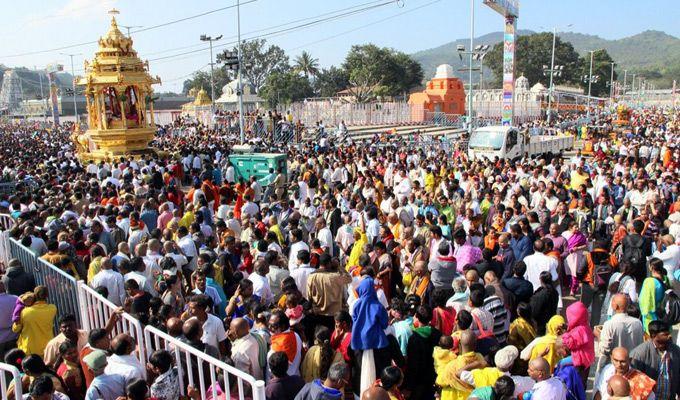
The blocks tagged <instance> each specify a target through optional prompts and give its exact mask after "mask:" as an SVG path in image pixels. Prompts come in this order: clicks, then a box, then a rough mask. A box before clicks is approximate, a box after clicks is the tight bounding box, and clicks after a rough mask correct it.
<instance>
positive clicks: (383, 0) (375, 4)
mask: <svg viewBox="0 0 680 400" xmlns="http://www.w3.org/2000/svg"><path fill="white" fill-rule="evenodd" d="M400 1H401V0H379V1H370V2H367V3H364V4H361V5H358V6H354V7H348V8H345V9H341V10H337V11H332V12H328V13H325V14H321V15H328V14H335V15H331V16H328V17H325V18H319V16H316V17H311V18H316V19H314V20H312V21H309V22H306V23H303V24H299V25H295V26H292V27H288V28H284V29H279V30H276V31H272V32H268V33H264V34H261V35H254V36H250V37H246V38H242V39H241V40H242V41H251V40H255V39H262V38H269V37H276V36H281V35H285V34H288V33H291V32H294V31H297V30H300V29H305V28H308V27H311V26H314V25H318V24H321V23H324V22H328V21H332V20H336V19H340V18H345V17H348V16H351V15H355V14H358V13H361V12H365V11H369V10H373V9H376V8H379V7H383V6H386V5H389V4H395V3H397V4H399V3H400ZM359 6H364V7H362V8H358V9H354V10H351V11H346V12H342V13H340V14H338V12H339V11H343V10H350V9H353V8H356V7H359ZM306 19H310V18H305V19H301V20H306ZM291 23H293V21H290V22H288V23H285V24H280V25H278V26H279V27H280V26H285V25H290V24H291ZM270 29H272V27H270V28H265V29H260V30H259V31H265V30H270ZM253 32H257V31H253ZM251 33H252V32H251ZM237 43H238V41H230V42H225V43H221V44H218V45H213V49H219V48H224V47H227V46H232V45H235V44H237ZM209 50H210V47H209V46H205V47H203V48H201V49H196V50H189V51H185V52H180V53H176V54H171V55H167V56H161V57H155V58H150V59H148V60H147V61H153V62H155V63H158V62H165V61H163V60H170V61H177V60H183V59H188V58H193V57H194V56H193V54H198V53H202V52H206V51H209ZM182 56H188V57H182ZM179 57H181V58H179ZM83 71H84V70H83V69H79V70H77V71H76V72H83Z"/></svg>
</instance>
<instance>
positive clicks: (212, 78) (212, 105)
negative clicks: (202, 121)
mask: <svg viewBox="0 0 680 400" xmlns="http://www.w3.org/2000/svg"><path fill="white" fill-rule="evenodd" d="M220 39H222V35H220V36H218V37H216V38H213V37H212V36H207V35H201V41H202V42H210V114H214V113H215V73H214V65H215V63H214V62H213V42H216V41H218V40H220Z"/></svg>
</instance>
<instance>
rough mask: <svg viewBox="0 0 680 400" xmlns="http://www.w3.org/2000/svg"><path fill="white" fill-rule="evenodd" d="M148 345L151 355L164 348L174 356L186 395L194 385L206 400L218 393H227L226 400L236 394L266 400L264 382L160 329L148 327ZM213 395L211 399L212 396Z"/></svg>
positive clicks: (241, 398)
mask: <svg viewBox="0 0 680 400" xmlns="http://www.w3.org/2000/svg"><path fill="white" fill-rule="evenodd" d="M144 343H145V344H146V353H147V354H151V353H153V352H154V351H156V350H161V349H164V350H167V351H169V352H170V353H171V354H172V355H173V357H174V359H175V365H176V366H177V370H178V373H179V374H178V375H179V385H180V391H181V393H182V395H186V390H187V386H193V387H194V388H196V389H198V391H199V393H200V394H201V399H202V400H206V399H207V398H208V397H211V398H212V399H216V398H217V397H218V394H219V393H218V391H221V392H222V393H224V394H225V396H224V398H226V399H231V398H233V397H232V393H233V392H235V391H236V393H233V394H236V395H237V396H238V397H237V398H238V399H240V400H244V399H246V398H252V399H253V400H265V394H264V386H265V385H264V382H263V381H261V380H256V379H255V378H254V377H253V376H251V375H248V374H247V373H246V372H243V371H240V370H238V369H236V368H235V367H232V366H230V365H228V364H226V363H225V362H223V361H220V360H218V359H216V358H214V357H211V356H209V355H207V354H205V353H204V352H202V351H200V350H198V349H196V348H194V347H192V346H191V345H189V344H187V343H184V342H182V341H180V340H178V339H176V338H174V337H172V336H170V335H168V334H167V333H164V332H162V331H160V330H158V329H157V328H154V327H152V326H150V325H147V326H146V327H145V328H144ZM220 374H222V377H221V378H220V377H219V375H220ZM234 379H235V380H236V381H234ZM218 386H219V387H218ZM209 393H210V394H211V396H208V394H209Z"/></svg>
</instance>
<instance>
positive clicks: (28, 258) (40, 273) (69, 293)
mask: <svg viewBox="0 0 680 400" xmlns="http://www.w3.org/2000/svg"><path fill="white" fill-rule="evenodd" d="M9 247H10V254H11V255H12V257H13V258H16V259H18V260H19V261H20V262H21V265H22V266H23V268H24V271H26V272H30V273H31V274H32V275H33V277H34V278H35V284H36V285H43V286H46V287H47V294H48V296H47V300H48V302H49V303H50V304H54V305H55V306H57V318H55V319H54V331H55V332H57V331H58V330H59V326H58V325H59V319H60V318H61V317H63V316H64V315H68V314H73V315H74V316H75V317H76V320H77V322H78V324H79V325H80V326H83V322H84V321H83V319H82V318H81V315H80V308H79V306H78V282H80V281H77V280H76V278H74V277H73V276H71V275H69V274H67V273H66V272H64V271H62V270H61V269H59V268H57V267H55V266H54V265H52V264H50V263H48V262H47V261H45V260H43V259H41V258H38V257H37V256H36V255H35V253H33V251H32V250H31V249H29V248H27V247H25V246H24V245H22V244H21V243H19V242H18V241H16V240H15V239H9Z"/></svg>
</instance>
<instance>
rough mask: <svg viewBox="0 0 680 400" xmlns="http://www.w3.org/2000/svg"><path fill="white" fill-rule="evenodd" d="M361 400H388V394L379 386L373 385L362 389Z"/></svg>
mask: <svg viewBox="0 0 680 400" xmlns="http://www.w3.org/2000/svg"><path fill="white" fill-rule="evenodd" d="M361 400H390V394H389V393H387V390H385V389H383V388H381V387H379V386H373V387H370V388H368V389H366V390H364V392H363V393H362V394H361Z"/></svg>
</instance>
